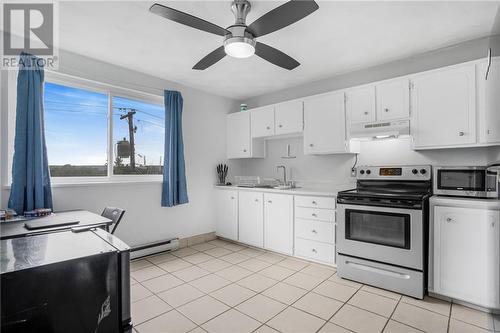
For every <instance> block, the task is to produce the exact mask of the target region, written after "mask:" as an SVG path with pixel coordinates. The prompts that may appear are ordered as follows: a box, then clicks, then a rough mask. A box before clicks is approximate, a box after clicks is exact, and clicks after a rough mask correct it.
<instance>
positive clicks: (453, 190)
mask: <svg viewBox="0 0 500 333" xmlns="http://www.w3.org/2000/svg"><path fill="white" fill-rule="evenodd" d="M433 170H434V177H433V178H434V179H433V183H434V188H433V192H434V194H435V195H450V196H460V197H474V198H498V197H499V189H498V186H499V185H498V180H497V174H498V173H497V172H496V171H493V170H489V169H488V167H486V166H452V167H450V166H437V167H434V168H433Z"/></svg>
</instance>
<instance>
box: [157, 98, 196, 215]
mask: <svg viewBox="0 0 500 333" xmlns="http://www.w3.org/2000/svg"><path fill="white" fill-rule="evenodd" d="M182 103H183V101H182V95H181V93H180V92H178V91H169V90H165V163H164V167H163V191H162V194H161V205H162V206H163V207H172V206H176V205H180V204H184V203H187V202H188V201H189V200H188V196H187V188H186V168H185V164H184V143H183V141H182Z"/></svg>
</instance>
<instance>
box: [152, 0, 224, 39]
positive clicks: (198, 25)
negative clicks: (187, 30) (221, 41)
mask: <svg viewBox="0 0 500 333" xmlns="http://www.w3.org/2000/svg"><path fill="white" fill-rule="evenodd" d="M149 11H150V12H151V13H153V14H156V15H159V16H162V17H164V18H166V19H169V20H172V21H174V22H177V23H180V24H184V25H187V26H189V27H191V28H195V29H199V30H202V31H206V32H210V33H213V34H216V35H219V36H225V35H226V34H228V33H229V31H227V30H226V29H224V28H222V27H219V26H218V25H216V24H213V23H210V22H208V21H205V20H203V19H201V18H199V17H196V16H193V15H190V14H188V13H184V12H181V11H179V10H177V9H173V8H170V7H167V6H163V5H160V4H158V3H155V4H154V5H152V6H151V7H150V8H149Z"/></svg>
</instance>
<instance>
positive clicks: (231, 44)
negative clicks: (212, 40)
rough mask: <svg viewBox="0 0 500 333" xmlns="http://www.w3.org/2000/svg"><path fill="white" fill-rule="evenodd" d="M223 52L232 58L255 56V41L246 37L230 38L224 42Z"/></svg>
mask: <svg viewBox="0 0 500 333" xmlns="http://www.w3.org/2000/svg"><path fill="white" fill-rule="evenodd" d="M224 51H225V52H226V54H227V55H228V56H231V57H234V58H249V57H251V56H253V55H254V54H255V40H253V39H250V38H246V37H231V38H228V39H226V40H225V41H224Z"/></svg>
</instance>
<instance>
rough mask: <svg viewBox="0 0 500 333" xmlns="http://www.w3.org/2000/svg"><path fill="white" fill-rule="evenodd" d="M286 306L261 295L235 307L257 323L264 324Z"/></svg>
mask: <svg viewBox="0 0 500 333" xmlns="http://www.w3.org/2000/svg"><path fill="white" fill-rule="evenodd" d="M285 308H286V305H285V304H283V303H280V302H278V301H275V300H273V299H271V298H269V297H266V296H263V295H260V294H259V295H255V296H254V297H252V298H250V299H248V300H246V301H245V302H243V303H241V304H240V305H238V306H237V307H236V309H237V310H238V311H241V312H243V313H245V314H247V315H249V316H250V317H252V318H255V319H257V320H258V321H260V322H262V323H265V322H266V321H268V320H269V319H271V318H272V317H274V316H275V315H277V314H278V313H279V312H281V311H283V310H284V309H285Z"/></svg>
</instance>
